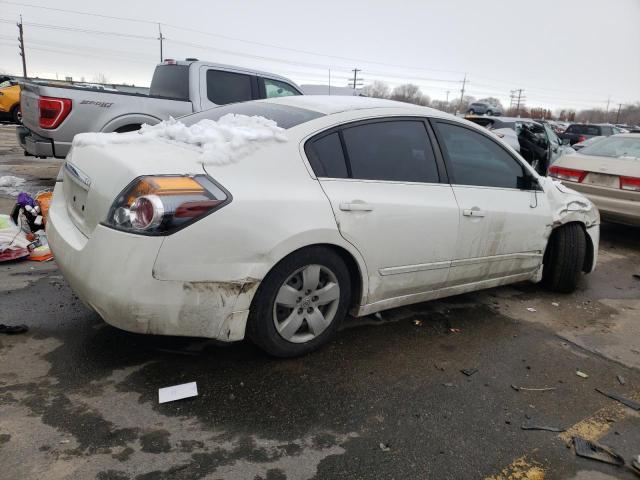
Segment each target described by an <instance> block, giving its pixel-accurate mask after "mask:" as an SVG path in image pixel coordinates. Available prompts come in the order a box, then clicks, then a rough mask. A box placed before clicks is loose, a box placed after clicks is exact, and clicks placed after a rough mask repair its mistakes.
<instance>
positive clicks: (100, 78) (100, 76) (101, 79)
mask: <svg viewBox="0 0 640 480" xmlns="http://www.w3.org/2000/svg"><path fill="white" fill-rule="evenodd" d="M93 82H94V83H102V84H105V83H109V79H108V78H107V76H106V75H105V74H104V73H102V72H100V73H96V74H95V75H94V76H93Z"/></svg>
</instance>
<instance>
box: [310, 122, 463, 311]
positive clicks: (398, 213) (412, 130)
mask: <svg viewBox="0 0 640 480" xmlns="http://www.w3.org/2000/svg"><path fill="white" fill-rule="evenodd" d="M428 128H430V127H429V126H428V123H427V122H426V121H424V120H422V119H415V118H407V119H403V118H401V119H398V118H395V119H376V120H370V121H364V122H358V123H356V124H349V125H345V126H341V127H339V128H336V129H333V130H330V131H327V132H325V133H323V134H321V135H319V136H317V137H315V138H313V139H311V140H310V141H309V142H307V144H306V153H307V158H308V159H309V162H310V164H311V165H312V168H313V169H314V172H315V173H316V175H317V177H318V179H319V181H320V184H321V185H322V188H323V190H324V191H325V193H326V195H327V197H328V198H329V201H330V202H331V207H332V208H333V212H334V215H335V217H336V221H337V224H338V228H339V229H340V233H341V234H342V236H343V237H344V238H345V239H346V240H347V241H349V242H350V243H351V244H353V245H354V246H355V247H356V248H357V249H358V250H359V251H360V253H361V254H362V256H363V258H364V260H365V262H366V265H367V270H368V276H369V292H368V303H375V302H380V301H384V300H385V299H389V298H393V297H403V296H410V295H412V294H416V293H422V292H427V291H430V290H436V289H438V288H441V287H443V286H444V285H445V283H446V280H447V275H448V270H449V265H450V263H451V259H452V258H453V253H454V248H455V245H456V236H457V231H458V222H459V215H458V206H457V203H456V200H455V197H454V195H453V190H452V188H451V186H450V185H449V183H448V181H447V180H446V177H445V176H444V175H445V172H444V168H443V164H442V163H441V164H440V167H439V166H438V160H437V159H436V155H435V153H434V150H433V148H432V141H431V138H430V136H429V133H428ZM439 161H440V162H442V160H441V159H440V160H439Z"/></svg>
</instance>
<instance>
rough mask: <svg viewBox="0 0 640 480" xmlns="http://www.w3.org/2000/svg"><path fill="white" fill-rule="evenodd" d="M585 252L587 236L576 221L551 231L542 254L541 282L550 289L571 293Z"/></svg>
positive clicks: (582, 264) (581, 268)
mask: <svg viewBox="0 0 640 480" xmlns="http://www.w3.org/2000/svg"><path fill="white" fill-rule="evenodd" d="M586 254H587V237H586V233H585V231H584V229H583V228H582V226H581V225H579V224H577V223H569V224H568V225H564V226H562V227H559V228H556V229H555V230H554V231H553V232H551V238H549V244H548V245H547V251H546V252H545V254H544V268H543V271H542V282H543V284H544V285H545V286H546V287H547V288H549V289H550V290H553V291H556V292H561V293H571V292H573V291H574V290H575V289H576V286H577V285H578V280H579V279H580V274H581V272H582V270H583V267H584V261H585V257H586Z"/></svg>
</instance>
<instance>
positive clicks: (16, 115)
mask: <svg viewBox="0 0 640 480" xmlns="http://www.w3.org/2000/svg"><path fill="white" fill-rule="evenodd" d="M11 120H13V123H15V124H17V125H21V124H22V115H20V105H14V107H13V108H12V109H11Z"/></svg>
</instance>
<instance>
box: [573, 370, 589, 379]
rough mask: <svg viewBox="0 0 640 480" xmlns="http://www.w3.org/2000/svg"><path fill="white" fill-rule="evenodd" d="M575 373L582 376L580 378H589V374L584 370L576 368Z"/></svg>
mask: <svg viewBox="0 0 640 480" xmlns="http://www.w3.org/2000/svg"><path fill="white" fill-rule="evenodd" d="M576 375H578V376H579V377H582V378H589V375H587V374H586V373H584V372H581V371H580V370H576Z"/></svg>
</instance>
